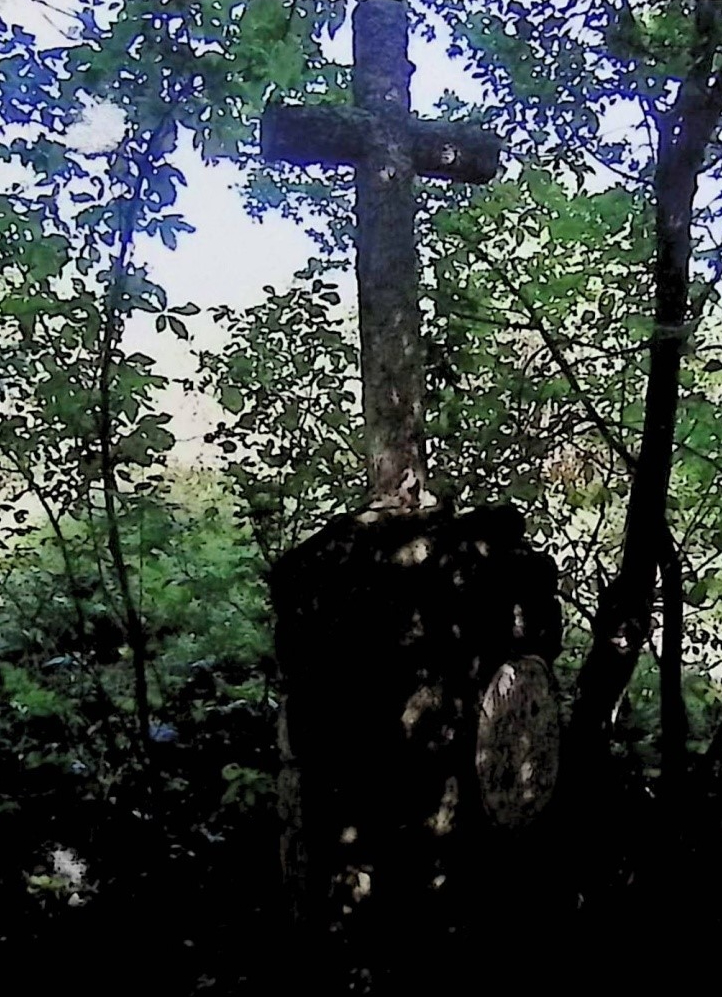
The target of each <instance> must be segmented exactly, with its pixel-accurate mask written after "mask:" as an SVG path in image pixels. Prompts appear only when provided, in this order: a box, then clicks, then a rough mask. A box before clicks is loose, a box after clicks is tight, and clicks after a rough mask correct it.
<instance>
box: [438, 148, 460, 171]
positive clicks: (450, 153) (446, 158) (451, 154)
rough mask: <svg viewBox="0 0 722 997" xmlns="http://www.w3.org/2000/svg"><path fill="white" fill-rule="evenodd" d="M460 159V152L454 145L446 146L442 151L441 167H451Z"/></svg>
mask: <svg viewBox="0 0 722 997" xmlns="http://www.w3.org/2000/svg"><path fill="white" fill-rule="evenodd" d="M458 157H459V150H458V149H457V148H455V147H454V146H453V145H445V146H444V148H443V149H442V150H441V165H442V166H451V164H452V163H455V162H456V160H457V159H458Z"/></svg>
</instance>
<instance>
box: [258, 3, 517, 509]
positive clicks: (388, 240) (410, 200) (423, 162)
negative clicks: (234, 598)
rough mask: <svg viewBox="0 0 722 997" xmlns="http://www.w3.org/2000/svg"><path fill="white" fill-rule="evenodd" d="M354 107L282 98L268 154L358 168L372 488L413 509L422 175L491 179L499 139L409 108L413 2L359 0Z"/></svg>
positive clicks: (419, 392)
mask: <svg viewBox="0 0 722 997" xmlns="http://www.w3.org/2000/svg"><path fill="white" fill-rule="evenodd" d="M353 31H354V63H355V65H354V83H353V95H354V105H353V106H345V107H320V106H313V105H311V106H306V107H290V106H286V105H274V106H271V107H269V108H268V109H267V111H266V113H265V114H264V118H263V135H262V145H263V152H264V155H265V156H266V158H267V159H269V160H278V159H284V160H286V161H288V162H290V163H295V164H297V165H300V166H307V165H309V164H310V163H321V164H322V165H324V166H326V167H330V166H338V165H341V164H348V165H351V166H354V167H355V169H356V188H357V190H356V194H357V196H356V215H357V233H356V249H357V261H356V272H357V276H358V297H359V325H360V334H361V373H362V381H363V406H364V417H365V423H366V457H367V464H368V470H369V478H370V485H371V493H372V496H373V497H374V498H375V499H376V500H378V501H380V502H382V503H383V504H384V505H390V506H402V507H405V508H412V507H413V506H415V505H417V504H418V499H419V496H420V494H421V493H422V492H423V491H424V490H425V482H426V453H425V442H424V416H425V413H424V394H425V370H424V367H425V365H424V354H423V349H422V344H421V337H420V316H419V305H418V274H417V261H416V251H415V240H414V215H415V203H414V190H413V183H414V178H415V176H417V175H419V176H426V177H436V178H443V179H448V180H456V181H460V182H463V183H485V182H487V181H488V180H491V178H492V177H493V176H494V174H495V173H496V170H497V166H498V162H499V153H500V150H501V144H500V142H499V140H498V139H497V138H496V137H495V136H493V135H489V134H488V133H485V132H483V131H482V130H481V129H480V128H479V127H478V125H475V124H473V123H471V122H456V121H455V122H448V121H419V120H418V119H417V118H415V117H413V116H412V115H411V114H410V95H409V81H410V79H411V74H412V73H413V70H414V67H413V66H412V65H411V63H410V62H409V60H408V30H407V3H406V0H359V3H358V5H357V7H356V10H355V12H354V18H353Z"/></svg>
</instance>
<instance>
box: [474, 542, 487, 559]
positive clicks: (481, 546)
mask: <svg viewBox="0 0 722 997" xmlns="http://www.w3.org/2000/svg"><path fill="white" fill-rule="evenodd" d="M475 546H476V549H477V550H478V551H479V553H480V554H481V556H482V557H488V556H489V544H488V543H487V542H486V540H477V541H476V544H475Z"/></svg>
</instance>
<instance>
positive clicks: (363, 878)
mask: <svg viewBox="0 0 722 997" xmlns="http://www.w3.org/2000/svg"><path fill="white" fill-rule="evenodd" d="M351 895H352V896H353V898H354V900H355V901H356V903H357V904H358V903H361V901H362V900H365V899H366V897H370V896H371V876H369V874H368V873H367V872H363V871H362V870H359V872H358V873H357V874H356V885H355V886H354V888H353V890H352V891H351Z"/></svg>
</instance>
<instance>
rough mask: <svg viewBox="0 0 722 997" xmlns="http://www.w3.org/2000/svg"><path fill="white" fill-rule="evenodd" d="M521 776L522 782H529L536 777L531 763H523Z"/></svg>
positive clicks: (520, 771)
mask: <svg viewBox="0 0 722 997" xmlns="http://www.w3.org/2000/svg"><path fill="white" fill-rule="evenodd" d="M519 775H520V777H521V781H522V782H529V781H530V780H531V779H532V777H533V775H534V766H533V765H532V763H531V762H522V764H521V769H520V770H519Z"/></svg>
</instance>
